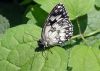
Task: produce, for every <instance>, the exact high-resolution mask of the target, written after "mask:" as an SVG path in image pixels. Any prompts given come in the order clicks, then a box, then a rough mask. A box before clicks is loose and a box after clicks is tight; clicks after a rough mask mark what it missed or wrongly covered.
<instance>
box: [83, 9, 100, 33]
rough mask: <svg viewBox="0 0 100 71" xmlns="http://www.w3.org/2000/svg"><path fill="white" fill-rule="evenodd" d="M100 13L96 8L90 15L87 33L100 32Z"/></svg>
mask: <svg viewBox="0 0 100 71" xmlns="http://www.w3.org/2000/svg"><path fill="white" fill-rule="evenodd" d="M99 15H100V11H98V10H96V9H95V8H94V9H93V10H92V11H91V12H90V13H89V14H88V22H87V24H88V25H87V28H86V31H85V33H93V32H94V31H99V32H100V27H99V26H100V20H99V19H100V16H99Z"/></svg>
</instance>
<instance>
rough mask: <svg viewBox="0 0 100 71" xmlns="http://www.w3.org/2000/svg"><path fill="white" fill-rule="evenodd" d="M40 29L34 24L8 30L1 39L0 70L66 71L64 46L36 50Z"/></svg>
mask: <svg viewBox="0 0 100 71" xmlns="http://www.w3.org/2000/svg"><path fill="white" fill-rule="evenodd" d="M40 31H41V29H40V28H39V27H37V26H35V25H33V24H26V25H21V26H17V27H14V28H11V29H9V30H7V32H6V33H5V34H4V36H3V38H2V39H0V71H55V70H56V71H66V68H67V62H66V61H67V54H66V51H65V50H64V49H63V48H61V47H58V46H55V47H53V48H50V49H49V50H45V51H42V50H38V51H37V50H36V49H37V47H38V45H37V41H38V40H39V38H40Z"/></svg>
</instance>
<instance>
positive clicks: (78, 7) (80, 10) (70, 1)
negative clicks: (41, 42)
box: [34, 0, 95, 19]
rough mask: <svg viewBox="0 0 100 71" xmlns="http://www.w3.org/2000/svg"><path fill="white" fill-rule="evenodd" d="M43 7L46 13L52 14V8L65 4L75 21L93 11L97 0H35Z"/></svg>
mask: <svg viewBox="0 0 100 71" xmlns="http://www.w3.org/2000/svg"><path fill="white" fill-rule="evenodd" d="M34 1H35V2H37V3H38V4H40V5H41V8H42V9H43V10H45V11H46V12H48V13H50V11H51V10H52V8H53V7H54V6H55V5H56V4H58V3H63V4H64V5H65V8H66V9H67V10H68V13H69V16H70V18H71V19H75V18H77V17H79V16H82V15H85V14H87V13H88V12H90V11H91V9H92V8H93V6H94V3H95V0H88V1H87V0H77V1H75V0H65V1H64V0H62V1H61V0H52V1H48V0H34Z"/></svg>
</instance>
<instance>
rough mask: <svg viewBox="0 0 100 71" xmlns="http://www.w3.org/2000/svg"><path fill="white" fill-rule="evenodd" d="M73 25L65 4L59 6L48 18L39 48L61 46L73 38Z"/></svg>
mask: <svg viewBox="0 0 100 71" xmlns="http://www.w3.org/2000/svg"><path fill="white" fill-rule="evenodd" d="M72 34H73V25H72V24H71V21H70V20H69V16H68V15H67V13H66V10H65V8H64V5H63V4H57V5H56V6H55V7H54V8H53V10H52V11H51V13H50V15H49V16H48V18H47V20H46V22H45V25H44V27H43V29H42V34H41V39H40V40H39V42H38V45H39V47H48V46H52V45H55V44H61V43H63V42H65V41H67V40H69V39H70V38H71V36H72Z"/></svg>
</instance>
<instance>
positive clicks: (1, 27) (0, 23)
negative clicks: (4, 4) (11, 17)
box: [0, 15, 10, 34]
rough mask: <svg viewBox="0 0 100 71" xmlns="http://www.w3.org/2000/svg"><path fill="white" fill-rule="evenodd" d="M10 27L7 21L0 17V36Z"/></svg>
mask: <svg viewBox="0 0 100 71" xmlns="http://www.w3.org/2000/svg"><path fill="white" fill-rule="evenodd" d="M9 27H10V24H9V21H8V20H7V19H6V18H5V17H3V16H2V15H0V34H3V33H4V32H5V31H6V30H7V29H8V28H9Z"/></svg>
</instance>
